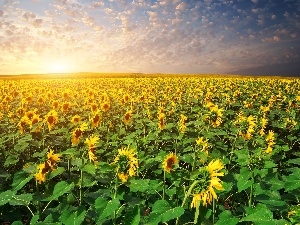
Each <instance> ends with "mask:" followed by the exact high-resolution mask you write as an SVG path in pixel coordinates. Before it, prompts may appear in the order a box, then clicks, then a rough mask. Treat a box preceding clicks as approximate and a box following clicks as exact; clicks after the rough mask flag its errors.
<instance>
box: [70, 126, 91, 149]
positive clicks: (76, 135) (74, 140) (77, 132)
mask: <svg viewBox="0 0 300 225" xmlns="http://www.w3.org/2000/svg"><path fill="white" fill-rule="evenodd" d="M87 128H88V125H87V124H86V123H83V124H81V125H80V127H77V128H75V129H74V130H73V132H72V140H71V141H72V145H77V144H78V143H79V140H80V138H81V137H82V134H83V131H85V130H86V129H87Z"/></svg>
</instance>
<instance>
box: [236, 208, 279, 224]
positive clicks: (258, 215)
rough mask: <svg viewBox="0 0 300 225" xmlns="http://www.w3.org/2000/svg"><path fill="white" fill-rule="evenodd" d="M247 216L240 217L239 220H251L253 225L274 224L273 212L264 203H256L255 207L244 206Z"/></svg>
mask: <svg viewBox="0 0 300 225" xmlns="http://www.w3.org/2000/svg"><path fill="white" fill-rule="evenodd" d="M246 212H247V214H248V215H247V216H246V217H244V218H242V219H241V220H240V222H243V221H251V222H254V223H255V225H275V221H274V220H273V213H272V212H271V211H270V210H269V209H268V208H267V206H266V205H264V204H260V203H258V204H257V206H256V207H255V208H250V207H247V208H246Z"/></svg>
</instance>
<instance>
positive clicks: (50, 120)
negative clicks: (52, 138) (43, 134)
mask: <svg viewBox="0 0 300 225" xmlns="http://www.w3.org/2000/svg"><path fill="white" fill-rule="evenodd" d="M45 120H46V122H47V124H48V129H49V131H50V130H51V129H52V128H53V127H54V125H55V124H56V123H57V122H58V116H57V112H56V111H55V110H51V111H50V112H48V113H47V115H46V116H45Z"/></svg>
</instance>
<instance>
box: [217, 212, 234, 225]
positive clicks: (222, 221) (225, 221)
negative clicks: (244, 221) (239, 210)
mask: <svg viewBox="0 0 300 225" xmlns="http://www.w3.org/2000/svg"><path fill="white" fill-rule="evenodd" d="M238 222H239V219H238V218H236V217H234V216H233V215H232V214H231V212H230V211H229V210H225V211H223V212H222V213H221V214H220V215H219V220H218V221H217V222H216V224H215V225H236V224H237V223H238Z"/></svg>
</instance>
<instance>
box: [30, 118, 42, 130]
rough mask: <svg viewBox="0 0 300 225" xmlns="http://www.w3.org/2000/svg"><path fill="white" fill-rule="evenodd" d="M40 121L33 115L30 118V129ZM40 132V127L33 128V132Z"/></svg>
mask: <svg viewBox="0 0 300 225" xmlns="http://www.w3.org/2000/svg"><path fill="white" fill-rule="evenodd" d="M40 121H41V118H40V117H39V116H38V115H37V114H35V115H34V116H33V117H32V118H31V124H30V128H32V126H33V125H34V124H37V123H38V122H40ZM40 130H41V127H40V126H37V127H36V128H35V130H34V132H35V133H38V132H40Z"/></svg>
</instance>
